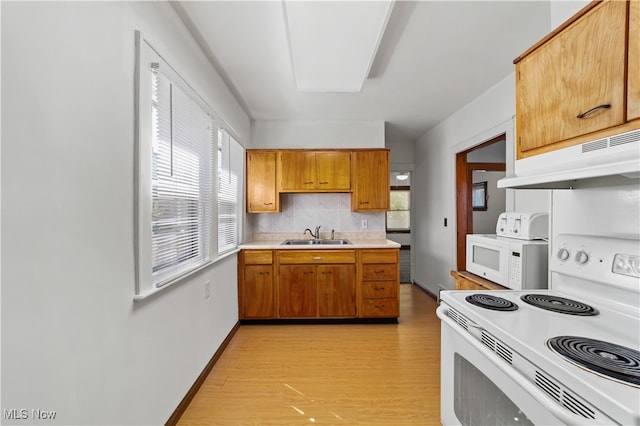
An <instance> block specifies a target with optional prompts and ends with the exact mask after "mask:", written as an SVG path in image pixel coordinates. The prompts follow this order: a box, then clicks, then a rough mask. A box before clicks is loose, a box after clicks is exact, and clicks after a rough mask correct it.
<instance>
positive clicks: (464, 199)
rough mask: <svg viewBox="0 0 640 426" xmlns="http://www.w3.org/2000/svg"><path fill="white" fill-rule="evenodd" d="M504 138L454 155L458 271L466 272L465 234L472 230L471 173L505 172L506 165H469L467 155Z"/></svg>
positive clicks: (491, 140)
mask: <svg viewBox="0 0 640 426" xmlns="http://www.w3.org/2000/svg"><path fill="white" fill-rule="evenodd" d="M506 137H507V135H506V133H501V134H499V135H498V136H495V137H493V138H491V139H489V140H488V141H486V142H483V143H481V144H479V145H476V146H474V147H472V148H469V149H467V150H465V151H461V152H458V153H456V264H457V270H458V271H466V270H467V256H466V254H467V234H468V233H470V231H471V230H472V229H473V207H472V203H471V187H472V184H473V183H472V182H473V171H474V170H487V171H506V163H469V162H468V161H467V154H469V153H470V152H472V151H475V150H477V149H481V148H484V147H486V146H489V145H492V144H494V143H496V142H500V141H502V140H505V139H506Z"/></svg>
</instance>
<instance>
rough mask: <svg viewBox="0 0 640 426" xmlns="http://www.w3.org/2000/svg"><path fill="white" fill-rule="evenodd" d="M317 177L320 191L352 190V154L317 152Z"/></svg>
mask: <svg viewBox="0 0 640 426" xmlns="http://www.w3.org/2000/svg"><path fill="white" fill-rule="evenodd" d="M316 176H317V179H318V184H317V189H318V190H319V191H340V190H343V191H349V190H350V189H351V153H349V152H340V151H336V152H316Z"/></svg>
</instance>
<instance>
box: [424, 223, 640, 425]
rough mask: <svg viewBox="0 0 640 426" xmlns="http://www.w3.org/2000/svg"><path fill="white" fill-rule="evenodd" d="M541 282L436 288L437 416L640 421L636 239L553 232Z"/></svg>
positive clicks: (452, 420)
mask: <svg viewBox="0 0 640 426" xmlns="http://www.w3.org/2000/svg"><path fill="white" fill-rule="evenodd" d="M554 247H555V249H554V250H555V251H556V252H555V253H553V254H552V255H551V257H550V271H551V274H550V276H551V285H550V290H530V291H443V292H441V293H440V298H441V300H440V306H439V308H438V311H437V313H438V316H439V317H440V319H441V320H442V349H441V350H442V357H441V364H442V370H441V416H442V422H443V424H445V425H510V424H513V425H520V424H525V425H528V424H534V425H552V424H575V425H596V424H597V425H609V424H621V425H640V241H638V240H637V239H622V238H620V239H619V238H605V237H595V236H585V235H568V234H565V235H558V236H556V239H555V241H554Z"/></svg>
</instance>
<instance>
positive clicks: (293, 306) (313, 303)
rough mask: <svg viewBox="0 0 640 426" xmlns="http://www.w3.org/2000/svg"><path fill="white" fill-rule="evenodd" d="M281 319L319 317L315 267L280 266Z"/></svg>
mask: <svg viewBox="0 0 640 426" xmlns="http://www.w3.org/2000/svg"><path fill="white" fill-rule="evenodd" d="M278 279H279V292H278V294H279V302H280V304H279V305H280V308H279V314H280V318H308V317H315V316H317V312H318V309H317V305H318V294H317V288H318V285H317V279H316V266H315V265H280V269H279V276H278Z"/></svg>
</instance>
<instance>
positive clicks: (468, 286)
mask: <svg viewBox="0 0 640 426" xmlns="http://www.w3.org/2000/svg"><path fill="white" fill-rule="evenodd" d="M451 276H452V277H453V280H454V283H455V286H456V290H508V288H506V287H503V286H501V285H500V284H496V283H494V282H493V281H489V280H487V279H484V278H482V277H479V276H478V275H475V274H472V273H471V272H467V271H451Z"/></svg>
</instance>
